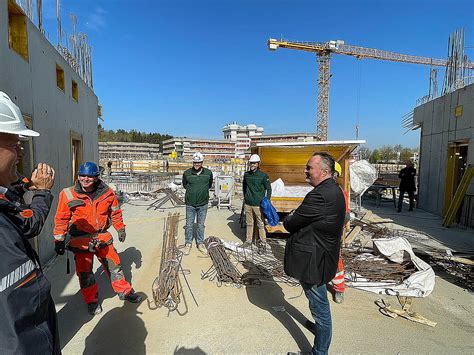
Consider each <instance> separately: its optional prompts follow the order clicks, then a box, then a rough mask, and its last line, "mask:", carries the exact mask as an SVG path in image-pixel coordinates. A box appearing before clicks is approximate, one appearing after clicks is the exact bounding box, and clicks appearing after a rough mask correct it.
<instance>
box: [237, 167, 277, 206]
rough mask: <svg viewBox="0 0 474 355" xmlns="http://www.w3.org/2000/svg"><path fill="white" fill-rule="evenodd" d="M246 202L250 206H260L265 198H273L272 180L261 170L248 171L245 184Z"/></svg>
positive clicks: (245, 175)
mask: <svg viewBox="0 0 474 355" xmlns="http://www.w3.org/2000/svg"><path fill="white" fill-rule="evenodd" d="M243 190H244V201H245V204H246V205H249V206H260V202H261V201H262V200H263V198H264V197H265V193H266V195H267V198H268V199H270V198H271V197H272V187H271V186H270V179H269V178H268V175H267V174H265V173H264V172H263V171H260V169H257V170H255V171H251V170H249V171H246V172H245V174H244V182H243Z"/></svg>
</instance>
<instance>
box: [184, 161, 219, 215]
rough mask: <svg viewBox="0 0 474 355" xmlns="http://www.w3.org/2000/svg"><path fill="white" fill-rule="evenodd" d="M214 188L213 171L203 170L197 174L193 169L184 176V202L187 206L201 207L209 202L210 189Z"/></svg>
mask: <svg viewBox="0 0 474 355" xmlns="http://www.w3.org/2000/svg"><path fill="white" fill-rule="evenodd" d="M211 186H212V171H210V170H209V169H206V168H202V172H201V174H199V175H198V174H197V172H196V170H194V169H193V168H191V169H188V170H186V171H185V172H184V174H183V187H184V188H185V189H186V195H185V196H184V200H185V203H186V205H187V206H193V207H199V206H203V205H207V203H208V202H209V189H210V188H211Z"/></svg>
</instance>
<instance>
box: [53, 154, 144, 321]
mask: <svg viewBox="0 0 474 355" xmlns="http://www.w3.org/2000/svg"><path fill="white" fill-rule="evenodd" d="M99 174H100V173H99V169H98V167H97V165H96V164H94V163H92V162H86V163H84V164H83V165H81V166H80V168H79V174H78V175H79V177H78V180H77V182H76V184H75V185H74V186H71V187H68V188H65V189H63V190H62V191H61V193H60V194H59V202H58V209H57V212H56V216H55V219H54V222H55V226H54V239H55V250H56V253H57V254H58V255H63V254H64V251H65V249H66V248H67V249H68V250H71V251H72V252H73V253H74V260H75V262H76V274H77V276H78V277H79V284H80V287H81V293H82V297H83V298H84V301H85V302H86V303H87V305H88V311H89V313H90V314H91V315H95V314H99V313H100V312H102V307H101V305H100V303H99V298H98V288H97V284H96V282H95V278H94V273H93V271H92V266H93V260H94V254H95V255H96V256H97V258H98V259H99V261H100V262H101V263H102V266H103V267H104V270H105V272H106V273H107V275H108V276H109V277H110V280H111V283H112V288H113V289H114V291H115V292H117V293H118V295H119V297H120V299H121V300H127V301H129V302H132V303H139V302H141V299H142V298H141V296H140V295H138V294H137V293H135V292H134V290H133V289H132V286H131V285H130V284H129V283H128V282H127V281H126V280H125V277H124V275H123V271H122V267H121V266H120V259H119V256H118V254H117V251H116V250H115V248H114V245H113V239H112V235H111V234H110V233H109V232H108V231H107V229H109V227H110V226H111V225H113V227H114V228H115V229H116V230H117V232H118V238H119V241H120V242H124V241H125V238H126V235H127V234H126V232H125V224H124V223H123V219H122V211H121V210H120V206H119V203H118V200H117V197H116V196H115V193H114V192H113V190H112V189H111V188H110V187H109V186H107V185H106V184H105V183H104V182H103V181H102V180H100V179H99ZM66 240H68V244H67V246H66Z"/></svg>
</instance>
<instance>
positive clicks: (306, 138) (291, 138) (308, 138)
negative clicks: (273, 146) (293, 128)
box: [250, 133, 318, 146]
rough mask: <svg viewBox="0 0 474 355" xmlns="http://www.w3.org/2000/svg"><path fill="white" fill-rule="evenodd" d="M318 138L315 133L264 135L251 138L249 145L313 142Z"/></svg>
mask: <svg viewBox="0 0 474 355" xmlns="http://www.w3.org/2000/svg"><path fill="white" fill-rule="evenodd" d="M317 140H318V138H317V136H316V134H315V133H284V134H266V135H260V136H253V137H252V138H251V142H250V144H251V145H252V146H254V145H256V144H257V143H277V142H314V141H317Z"/></svg>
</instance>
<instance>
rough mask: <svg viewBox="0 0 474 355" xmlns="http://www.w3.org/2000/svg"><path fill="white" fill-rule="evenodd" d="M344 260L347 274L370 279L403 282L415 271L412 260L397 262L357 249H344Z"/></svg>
mask: <svg viewBox="0 0 474 355" xmlns="http://www.w3.org/2000/svg"><path fill="white" fill-rule="evenodd" d="M342 260H343V263H344V269H345V272H346V273H347V274H350V275H351V276H352V277H353V278H356V277H362V278H365V279H367V280H368V281H396V282H399V283H401V282H402V281H403V280H404V279H406V278H407V277H409V276H410V275H411V274H412V273H413V272H414V271H416V269H415V266H414V265H413V263H412V262H406V263H403V264H397V263H394V262H391V261H389V260H386V259H383V258H380V257H376V256H375V255H371V254H368V253H366V254H360V253H359V252H357V251H356V250H352V249H342Z"/></svg>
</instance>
